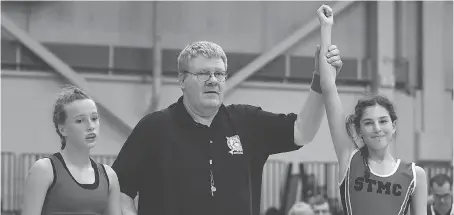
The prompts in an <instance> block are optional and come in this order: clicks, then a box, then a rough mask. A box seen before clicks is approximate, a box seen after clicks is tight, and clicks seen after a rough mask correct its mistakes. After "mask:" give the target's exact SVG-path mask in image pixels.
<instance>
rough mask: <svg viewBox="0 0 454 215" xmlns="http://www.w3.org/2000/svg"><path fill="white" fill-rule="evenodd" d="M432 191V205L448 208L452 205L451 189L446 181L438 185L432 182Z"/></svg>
mask: <svg viewBox="0 0 454 215" xmlns="http://www.w3.org/2000/svg"><path fill="white" fill-rule="evenodd" d="M432 193H433V196H434V206H435V207H437V208H443V209H447V210H449V209H450V208H451V206H452V190H451V186H450V184H449V183H448V182H445V183H444V184H443V185H441V186H439V185H438V184H437V183H433V184H432Z"/></svg>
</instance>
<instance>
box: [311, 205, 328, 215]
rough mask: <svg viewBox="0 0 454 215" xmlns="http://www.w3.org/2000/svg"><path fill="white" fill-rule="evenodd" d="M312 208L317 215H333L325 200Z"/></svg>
mask: <svg viewBox="0 0 454 215" xmlns="http://www.w3.org/2000/svg"><path fill="white" fill-rule="evenodd" d="M312 209H313V210H314V214H315V215H331V212H330V211H329V205H328V202H325V203H323V204H320V205H314V206H312Z"/></svg>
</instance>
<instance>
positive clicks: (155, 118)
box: [137, 105, 173, 126]
mask: <svg viewBox="0 0 454 215" xmlns="http://www.w3.org/2000/svg"><path fill="white" fill-rule="evenodd" d="M172 109H173V106H172V105H171V106H169V107H167V108H165V109H162V110H159V111H155V112H151V113H148V114H146V115H145V116H143V117H142V119H140V121H139V122H138V123H137V126H144V125H147V126H148V125H154V126H158V125H162V124H163V123H168V122H169V121H170V119H171V117H172V116H171V111H172Z"/></svg>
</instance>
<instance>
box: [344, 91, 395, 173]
mask: <svg viewBox="0 0 454 215" xmlns="http://www.w3.org/2000/svg"><path fill="white" fill-rule="evenodd" d="M375 105H380V106H382V107H383V108H385V109H386V110H387V111H388V114H389V116H390V117H391V121H392V122H393V123H394V121H396V120H397V115H396V111H395V110H394V105H393V104H392V102H391V101H390V100H389V99H388V98H386V97H385V96H383V95H371V96H366V97H364V98H362V99H359V100H358V103H357V104H356V106H355V112H354V113H353V114H351V115H349V116H348V117H347V120H346V128H347V132H348V135H349V136H350V137H351V138H352V139H354V140H357V139H360V137H359V136H358V134H360V121H361V118H362V116H363V114H364V110H366V108H368V107H372V106H375ZM353 129H354V130H353ZM360 152H361V156H362V157H363V162H364V164H365V165H366V170H365V172H364V176H365V178H366V180H368V179H369V177H370V167H369V162H368V160H367V159H368V158H369V151H368V150H367V146H366V145H364V146H363V147H362V148H360Z"/></svg>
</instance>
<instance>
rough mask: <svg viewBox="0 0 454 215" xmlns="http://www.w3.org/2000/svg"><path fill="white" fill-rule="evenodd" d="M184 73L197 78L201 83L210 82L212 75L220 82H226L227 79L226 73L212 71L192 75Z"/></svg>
mask: <svg viewBox="0 0 454 215" xmlns="http://www.w3.org/2000/svg"><path fill="white" fill-rule="evenodd" d="M184 72H186V73H189V74H191V75H195V76H197V79H199V81H208V80H209V79H210V78H211V76H212V75H214V77H216V79H217V80H218V81H220V82H224V81H225V80H226V79H227V73H226V72H210V71H201V72H199V73H192V72H189V71H184Z"/></svg>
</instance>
